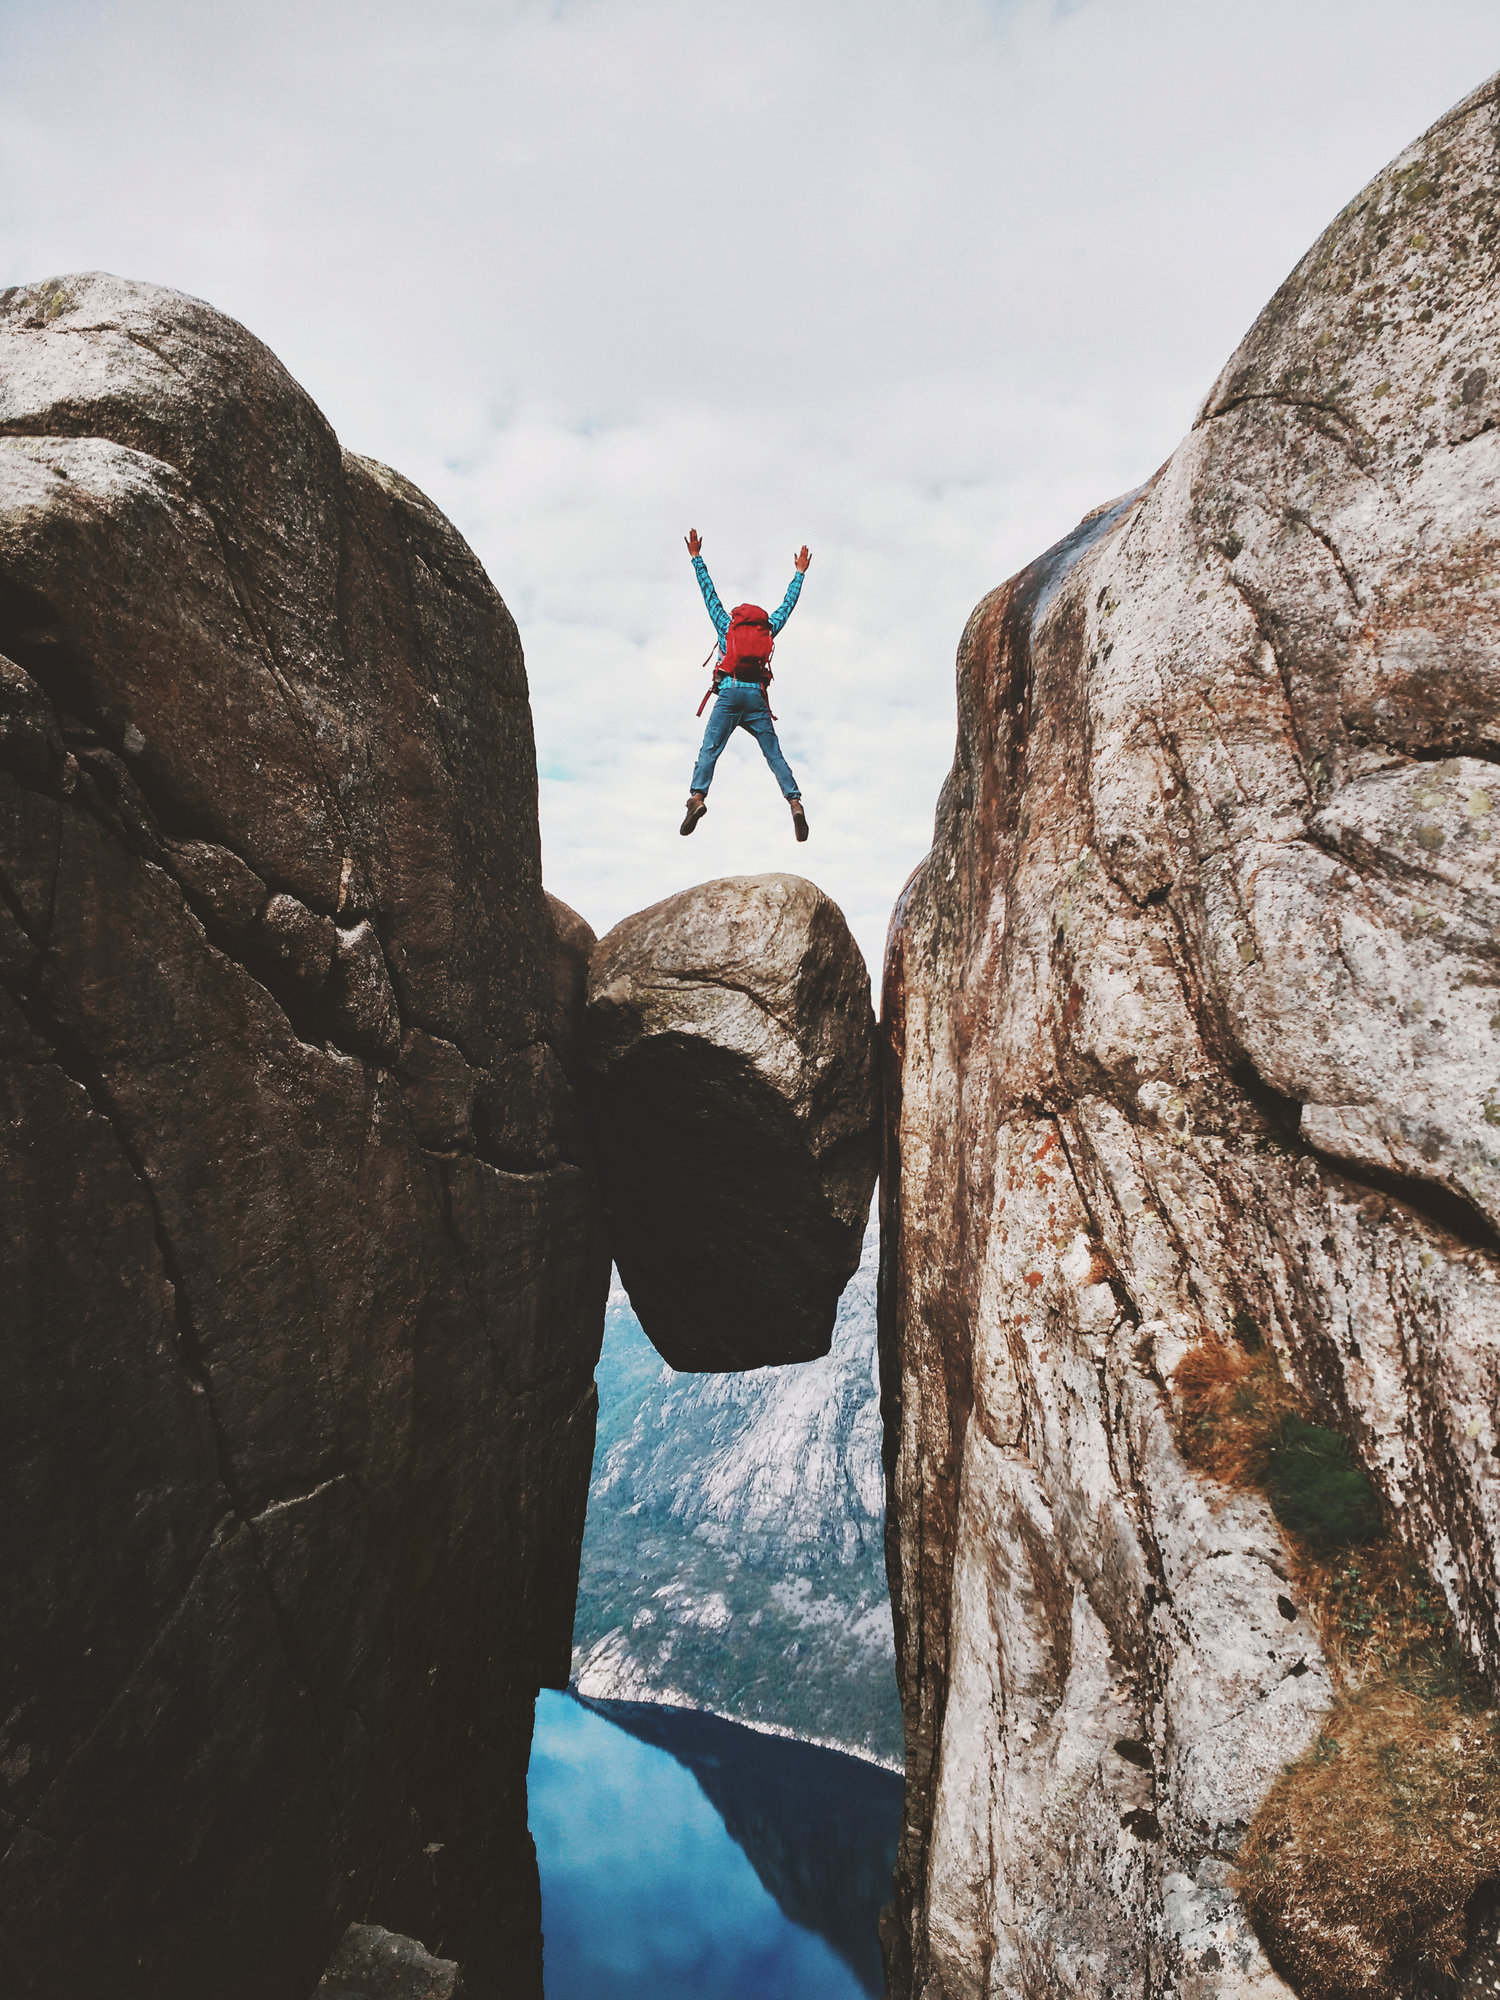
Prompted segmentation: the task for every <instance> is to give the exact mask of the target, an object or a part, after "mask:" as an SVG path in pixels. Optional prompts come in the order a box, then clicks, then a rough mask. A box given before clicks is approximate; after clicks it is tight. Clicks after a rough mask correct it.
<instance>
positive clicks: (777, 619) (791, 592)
mask: <svg viewBox="0 0 1500 2000" xmlns="http://www.w3.org/2000/svg"><path fill="white" fill-rule="evenodd" d="M811 561H812V557H811V556H810V555H809V554H808V550H807V544H806V542H804V543H803V544H802V546H801V548H800V549H799V550H798V551H797V553H796V555H794V556H793V557H792V580H791V582H790V583H789V584H788V585H787V587H786V596H785V597H783V598H782V600H781V602H780V604H778V605H777V607H776V609H775V610H774V611H773V612H772V613H771V634H772V637H773V638H774V636H775V635H776V633H778V632H779V631H780V630H781V628H782V626H783V625H785V623H786V621H787V620H788V618H790V617H791V615H792V612H793V611H794V610H795V609H796V604H797V599H798V596H799V595H800V594H801V590H802V579H803V577H805V576H806V575H807V566H808V564H809V563H810V562H811Z"/></svg>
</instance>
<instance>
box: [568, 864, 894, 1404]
mask: <svg viewBox="0 0 1500 2000" xmlns="http://www.w3.org/2000/svg"><path fill="white" fill-rule="evenodd" d="M585 1059H586V1061H587V1064H588V1067H589V1072H590V1095H591V1100H592V1105H593V1113H594V1126H595V1131H596V1136H597V1139H598V1144H599V1152H600V1160H601V1166H602V1169H603V1173H604V1184H605V1199H606V1206H607V1210H608V1217H609V1229H610V1242H611V1247H612V1249H613V1251H614V1256H615V1262H616V1263H617V1264H618V1266H619V1269H620V1276H621V1277H622V1279H623V1280H624V1282H625V1288H626V1290H627V1291H628V1292H629V1294H630V1300H631V1304H632V1305H633V1306H634V1307H635V1310H636V1312H637V1314H638V1315H639V1317H640V1321H641V1325H642V1326H643V1327H644V1328H645V1330H646V1333H647V1335H648V1336H649V1338H650V1339H651V1341H652V1342H653V1344H654V1345H655V1346H656V1348H657V1349H658V1350H659V1352H660V1353H661V1354H662V1355H663V1356H664V1357H665V1359H666V1360H667V1361H669V1362H670V1363H671V1365H672V1366H673V1367H674V1368H678V1369H689V1370H697V1369H742V1368H759V1367H765V1366H769V1365H771V1364H774V1363H783V1362H791V1361H809V1360H812V1359H813V1358H814V1357H815V1356H817V1355H820V1354H826V1353H827V1352H828V1343H829V1339H830V1337H831V1335H832V1331H833V1319H834V1312H835V1310H836V1308H837V1305H838V1299H839V1293H840V1292H841V1291H842V1290H843V1288H844V1285H845V1282H846V1281H847V1279H848V1278H849V1277H850V1275H851V1274H852V1272H853V1270H854V1268H855V1266H856V1265H857V1264H858V1262H859V1252H860V1241H861V1238H862V1236H863V1234H864V1227H865V1218H866V1216H867V1215H868V1213H869V1205H870V1196H871V1193H872V1192H873V1189H874V1185H875V1171H876V1157H877V1146H878V1138H877V1128H876V1097H875V1063H874V1016H873V1014H872V1012H871V1007H870V991H869V976H868V974H867V973H866V970H865V964H864V960H863V958H862V957H861V956H860V952H859V947H858V945H856V944H855V942H854V939H853V938H852V937H851V936H850V934H849V928H848V925H847V924H846V923H845V922H844V919H843V916H842V914H841V912H840V911H839V909H838V908H837V906H836V905H835V904H833V903H832V902H830V901H829V899H828V897H826V896H825V895H824V894H823V893H822V891H821V890H820V889H817V888H815V887H814V886H813V884H812V883H811V882H804V881H802V880H801V879H800V878H799V877H798V876H795V875H731V876H728V877H726V878H725V879H724V880H722V881H718V882H705V883H703V884H701V885H700V886H699V887H698V888H696V889H688V890H684V891H683V893H682V894H681V895H679V896H672V897H669V898H668V899H667V901H666V902H664V903H657V904H656V905H655V906H654V907H653V908H651V909H649V910H642V911H640V912H639V913H638V914H637V915H636V916H633V917H627V918H626V920H625V922H624V923H622V924H618V925H616V927H615V929H614V930H612V931H611V932H610V933H609V935H608V936H607V937H605V938H602V939H601V940H600V942H599V944H598V945H597V946H596V947H595V949H594V953H593V957H592V959H591V961H590V968H589V986H588V1012H587V1015H586V1022H585Z"/></svg>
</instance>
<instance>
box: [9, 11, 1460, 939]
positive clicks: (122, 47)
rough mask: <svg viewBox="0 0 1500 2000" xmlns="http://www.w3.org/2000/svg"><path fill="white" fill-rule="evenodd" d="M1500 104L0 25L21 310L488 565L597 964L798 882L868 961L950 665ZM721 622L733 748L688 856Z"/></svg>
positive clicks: (1203, 54) (1207, 20)
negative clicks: (314, 449) (266, 400)
mask: <svg viewBox="0 0 1500 2000" xmlns="http://www.w3.org/2000/svg"><path fill="white" fill-rule="evenodd" d="M1497 66H1500V12H1497V10H1496V8H1495V5H1494V0H1423V4H1422V6H1421V7H1420V8H1415V7H1413V6H1412V4H1411V0H1261V4H1260V5H1258V6H1256V7H1253V8H1246V7H1244V6H1243V5H1233V6H1231V5H1228V4H1220V0H927V4H925V5H922V6H913V5H910V4H907V5H901V4H895V0H859V4H854V0H802V4H792V0H732V4H731V0H699V4H690V0H551V3H550V4H543V0H420V4H418V3H417V0H358V4H345V0H295V4H283V0H241V4H235V3H234V0H196V4H187V0H113V4H103V0H0V283H5V284H10V283H15V282H19V281H22V280H29V279H35V278H41V277H46V276H51V275H55V274H58V273H61V272H65V271H69V270H81V269H88V268H103V269H107V270H112V271H116V272H120V273H123V274H126V275H128V276H132V277H139V278H149V279H153V280H156V281H158V282H160V283H163V284H168V285H175V286H178V287H179V288H181V289H182V290H185V291H189V292H194V293H197V294H199V295H200V296H202V297H204V298H207V299H210V300H212V301H213V302H214V303H215V304H216V305H218V306H220V307H222V308H224V309H225V310H226V311H228V312H231V313H233V314H235V315H236V316H237V317H238V318H240V319H242V320H243V321H245V322H246V324H247V325H249V326H250V327H251V328H252V329H253V330H254V331H255V332H256V333H258V334H259V335H260V336H261V337H262V338H263V339H265V340H266V341H268V342H269V343H270V345H271V346H272V347H273V348H275V349H276V351H277V352H278V353H279V354H280V355H281V357H282V358H283V360H284V361H285V362H286V363H287V364H288V366H289V367H290V368H291V369H292V371H293V372H294V373H295V374H296V375H297V376H298V377H299V378H300V379H301V380H302V381H303V382H304V383H305V384H306V385H307V387H308V388H309V390H310V391H311V392H312V394H313V395H314V396H315V397H316V398H317V400H318V401H319V403H321V405H322V406H323V408H324V409H325V410H326V412H327V413H328V415H329V417H330V418H331V419H332V421H333V423H334V424H335V426H336V427H337V429H338V431H339V433H340V435H341V437H342V438H343V440H344V442H345V443H346V444H348V445H350V446H352V447H353V448H354V449H356V450H359V451H363V452H367V453H369V454H371V455H373V456H375V457H379V458H383V459H386V460H388V461H389V462H391V463H392V464H394V465H397V466H399V467H400V468H401V469H402V470H403V471H404V472H406V473H407V474H408V475H409V476H410V477H412V478H414V479H415V480H416V481H417V482H418V484H420V485H421V486H423V487H424V488H425V489H426V490H427V491H428V492H429V493H430V494H431V495H432V496H433V497H434V499H436V500H437V501H438V503H439V504H440V505H441V506H443V507H444V508H445V509H446V510H447V511H448V512H449V513H450V514H451V515H452V516H453V518H454V519H455V520H456V521H457V522H458V524H459V526H460V527H461V528H462V529H463V530H464V532H465V533H466V534H467V535H468V536H469V538H470V539H471V541H472V542H473V543H474V545H475V547H476V548H477V549H478V551H479V554H480V556H481V557H482V559H483V560H484V562H485V564H486V565H487V567H488V569H489V571H490V574H491V575H492V576H493V577H494V579H495V581H496V583H497V584H498V586H499V587H500V590H501V591H502V593H503V594H504V596H505V598H506V600H507V602H508V603H509V605H510V607H511V609H512V611H513V612H514V613H515V615H516V617H517V619H518V621H519V623H520V626H521V632H522V636H523V638H524V640H525V643H526V654H527V663H528V667H529V671H530V675H531V686H532V698H533V704H534V707H535V712H536V724H537V740H538V756H539V763H540V769H541V809H542V830H543V839H544V843H545V860H546V869H547V878H548V882H549V885H550V886H551V887H552V888H553V889H554V890H556V892H557V893H558V894H559V895H561V896H563V897H565V898H566V899H567V900H568V901H569V902H571V903H573V904H574V905H575V906H576V907H577V908H578V909H580V910H581V911H582V912H583V914H584V915H585V916H586V917H587V918H588V919H589V921H590V922H591V923H593V924H594V925H595V927H596V928H598V929H600V930H603V929H605V928H607V927H608V926H609V925H610V924H612V923H614V922H616V921H617V920H618V919H619V918H620V917H621V916H623V915H625V914H627V913H628V912H629V911H631V910H633V909H637V908H640V907H641V906H642V905H644V904H646V903H649V902H652V901H654V900H656V899H657V898H658V897H660V896H663V895H666V894H669V893H670V892H671V891H673V890H674V889H677V888H680V887H682V886H683V885H685V884H687V883H689V882H692V881H695V880H700V879H703V878H705V877H707V876H711V875H719V874H728V873H734V872H752V871H756V872H758V871H760V870H764V869H770V868H795V869H797V870H798V871H799V872H803V873H807V874H810V875H812V876H813V877H814V878H815V879H816V880H817V881H818V882H820V883H821V884H822V885H823V887H824V888H826V889H827V890H828V891H829V892H830V894H832V895H833V896H835V897H836V898H837V899H838V901H839V902H840V903H841V904H842V905H843V907H844V909H845V911H846V912H847V914H848V915H849V918H850V921H851V922H852V923H853V925H854V927H855V930H856V933H857V935H858V936H859V938H860V941H861V943H862V944H863V945H864V947H865V950H866V953H867V955H870V956H872V958H873V957H877V956H878V954H879V951H880V949H881V945H882V942H883V937H884V930H885V922H886V916H887V912H888V911H889V908H890V905H891V902H892V900H893V899H894V897H895V895H896V893H897V891H898V890H899V888H900V886H901V883H902V881H903V880H904V879H905V877H906V875H907V873H908V872H909V871H910V869H911V868H912V867H913V865H914V864H915V863H916V862H917V861H918V860H919V859H920V858H921V856H922V854H923V852H924V851H925V848H926V846H927V842H928V838H929V836H930V831H931V824H932V810H933V805H934V802H935V800H936V796H937V790H938V787H939V785H940V783H941V781H942V776H943V773H944V772H945V770H946V769H947V766H948V763H949V760H950V757H951V755H952V747H953V697H952V666H953V652H954V647H955V644H956V642H957V639H958V635H959V633H960V631H961V630H962V627H963V623H964V620H965V618H966V616H967V614H968V612H969V610H970V609H971V607H972V606H973V604H974V603H975V601H976V600H977V599H978V598H979V597H980V596H981V595H983V593H984V592H985V591H986V590H987V589H989V588H990V587H991V586H992V585H994V584H996V583H998V582H1000V581H1002V580H1003V579H1004V578H1005V577H1006V576H1007V575H1009V574H1010V573H1011V572H1012V571H1013V570H1015V569H1017V568H1019V567H1020V566H1021V564H1022V563H1024V562H1025V561H1027V560H1028V559H1029V558H1030V557H1031V556H1032V555H1034V554H1036V553H1038V552H1039V551H1040V550H1041V549H1042V548H1044V547H1045V546H1046V545H1047V544H1048V543H1049V542H1052V541H1054V540H1055V539H1056V538H1057V536H1058V535H1059V534H1060V533H1062V532H1063V531H1064V530H1065V529H1067V528H1068V527H1069V526H1070V525H1071V524H1072V523H1073V521H1075V520H1076V519H1077V517H1078V516H1079V515H1080V514H1081V513H1083V512H1085V511H1087V510H1088V509H1089V508H1090V507H1092V506H1094V505H1096V504H1097V503H1098V502H1100V501H1102V500H1105V499H1107V498H1109V497H1111V496H1112V495H1113V494H1115V493H1117V492H1120V491H1122V490H1124V489H1127V488H1129V487H1132V486H1134V485H1136V484H1138V483H1139V481H1140V480H1141V479H1142V478H1144V477H1145V476H1147V475H1148V474H1149V473H1150V472H1151V471H1152V470H1153V469H1154V468H1155V466H1156V465H1157V464H1159V463H1160V461H1161V460H1162V459H1163V458H1164V457H1165V456H1166V455H1167V453H1168V452H1169V451H1170V450H1171V449H1172V447H1173V445H1174V444H1175V443H1176V441H1177V440H1178V438H1179V437H1180V436H1181V435H1182V433H1183V431H1184V430H1185V429H1186V427H1187V425H1188V424H1189V423H1190V421H1191V419H1192V415H1193V412H1194V409H1195V407H1196V405H1197V403H1198V401H1199V400H1200V398H1201V397H1202V395H1203V393H1204V391H1205V390H1206V388H1207V387H1208V385H1209V383H1210V382H1211V381H1212V379H1213V377H1214V375H1215V374H1216V373H1217V371H1218V369H1219V367H1220V365H1221V364H1222V362H1223V361H1224V360H1225V358H1226V357H1227V355H1228V354H1229V352H1230V351H1231V349H1232V348H1233V347H1234V345H1235V343H1236V342H1237V340H1238V339H1239V337H1240V335H1241V334H1242V333H1243V331H1244V330H1245V328H1246V326H1247V325H1248V324H1249V322H1250V321H1251V320H1252V319H1253V317H1254V315H1255V313H1256V312H1257V310H1258V309H1259V308H1260V306H1261V305H1262V304H1263V303H1264V302H1265V300H1266V298H1267V297H1268V296H1269V295H1270V293H1271V292H1272V291H1273V290H1274V288H1275V286H1276V285H1277V284H1278V282H1279V281H1280V279H1281V278H1282V277H1283V276H1284V275H1285V273H1286V271H1287V270H1288V269H1289V268H1290V266H1291V265H1292V264H1293V263H1294V262H1295V261H1296V259H1297V258H1298V256H1300V254H1301V253H1302V251H1303V250H1304V249H1305V248H1306V247H1307V246H1308V244H1309V243H1310V242H1311V241H1312V240H1313V238H1314V237H1315V236H1316V235H1317V234H1318V232H1319V231H1320V230H1321V229H1322V228H1323V227H1324V226H1325V224H1326V223H1327V222H1328V221H1330V220H1331V218H1332V217H1333V215H1334V214H1335V213H1336V211H1337V210H1338V209H1339V208H1340V207H1341V206H1342V205H1343V203H1344V202H1345V201H1347V200H1348V199H1349V198H1350V196H1351V195H1353V194H1355V193H1356V192H1357V191H1358V190H1359V188H1360V187H1361V185H1362V184H1363V183H1364V182H1365V181H1366V180H1367V179H1368V178H1369V176H1370V175H1371V174H1372V173H1374V172H1375V171H1376V170H1377V169H1378V168H1379V167H1380V166H1381V165H1383V164H1384V162H1385V161H1386V160H1387V159H1388V158H1389V157H1390V156H1391V155H1392V154H1394V153H1395V152H1397V151H1399V150H1400V148H1401V147H1402V146H1403V145H1404V144H1405V143H1406V142H1407V141H1408V140H1409V139H1411V138H1413V137H1415V135H1416V134H1417V133H1418V132H1419V131H1420V130H1421V129H1422V128H1423V127H1424V126H1426V125H1427V124H1428V123H1430V122H1431V120H1432V119H1433V118H1434V117H1436V116H1437V115H1438V114H1439V113H1441V112H1442V111H1443V110H1445V109H1446V108H1447V107H1448V106H1449V105H1450V104H1451V103H1453V102H1454V101H1455V100H1456V99H1458V98H1459V97H1461V96H1463V95H1464V94H1465V93H1466V92H1467V91H1468V90H1470V89H1471V88H1472V87H1473V86H1474V85H1475V84H1477V83H1479V82H1480V81H1481V80H1482V79H1483V78H1484V77H1485V76H1486V75H1488V74H1489V73H1490V71H1492V70H1493V69H1495V68H1496V67H1497ZM692 526H696V527H698V528H699V529H701V531H702V532H703V535H704V537H705V544H706V546H705V554H706V555H707V557H708V560H709V563H710V567H711V568H712V570H713V573H714V576H715V578H716V580H717V582H718V583H719V586H720V589H721V591H722V593H723V595H724V597H725V600H726V602H731V603H732V602H734V601H736V600H738V599H741V598H752V599H757V600H759V601H761V602H764V603H767V604H774V603H776V602H777V601H778V600H779V598H780V596H781V593H782V591H783V589H784V588H785V586H786V583H787V581H788V579H789V577H790V574H791V556H792V552H793V550H794V549H795V548H796V547H797V545H798V544H799V543H800V542H802V541H804V540H806V541H807V542H808V543H810V544H811V547H812V550H813V565H812V570H811V573H810V575H809V577H808V581H807V587H806V589H805V590H804V593H803V600H802V604H801V606H800V608H799V609H798V611H797V614H796V616H795V618H794V619H793V620H792V622H791V623H790V624H789V625H788V627H787V629H786V633H785V635H784V637H783V639H782V641H781V643H780V645H779V647H778V649H777V662H776V663H777V672H778V678H777V682H776V696H777V700H776V707H777V710H778V713H779V715H780V717H781V734H782V741H783V744H784V747H785V748H786V751H787V753H788V755H789V757H790V759H791V761H792V764H793V767H794V769H795V770H796V772H797V775H798V777H799V779H800V781H801V783H802V786H803V790H804V792H805V794H806V797H807V805H808V813H809V817H810V819H811V822H812V827H813V838H812V842H811V843H810V844H809V845H808V846H807V847H805V848H797V847H796V846H795V845H794V844H793V841H792V837H791V831H790V825H789V821H788V816H787V814H786V809H785V807H784V806H783V805H782V803H781V801H780V799H779V798H778V796H777V793H776V790H775V788H774V786H773V784H772V781H771V779H770V776H769V774H768V773H767V771H766V770H765V767H764V766H763V765H762V764H761V762H760V759H759V755H758V753H757V751H756V750H755V747H754V745H753V744H751V743H750V742H749V740H748V739H747V738H745V737H743V736H741V737H739V738H738V739H737V740H736V742H735V743H734V744H733V745H731V747H730V749H729V750H728V751H727V752H726V754H725V757H724V760H723V762H722V763H721V765H720V776H719V779H718V781H717V783H716V785H715V788H714V791H713V794H712V800H711V810H710V812H709V816H708V818H707V819H706V820H705V821H704V822H703V824H702V825H701V826H700V828H699V829H698V831H697V833H695V834H694V836H693V837H692V840H691V841H685V840H682V839H680V838H679V836H678V834H677V824H678V821H679V819H680V817H681V805H682V800H683V798H684V796H685V793H686V789H687V778H688V773H689V771H690V768H691V764H692V757H693V752H694V750H695V748H696V745H697V739H698V735H699V732H700V729H701V725H700V724H699V723H698V722H697V721H696V719H695V717H694V713H693V711H694V709H695V707H696V705H697V702H698V698H699V696H700V694H701V692H702V690H703V687H704V685H705V684H706V682H705V677H704V676H703V675H702V674H701V673H700V672H699V671H698V663H699V661H700V660H701V659H702V658H703V655H704V653H705V652H706V651H707V649H708V646H709V643H710V640H711V638H712V633H711V630H710V628H709V626H708V624H707V621H706V619H705V617H704V614H703V610H702V607H701V605H700V603H699V600H698V596H697V592H696V589H695V587H694V585H693V579H692V573H691V570H690V568H689V566H688V561H687V556H686V554H685V552H684V550H683V546H682V536H683V534H684V532H685V531H686V530H687V529H688V528H689V527H692Z"/></svg>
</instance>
